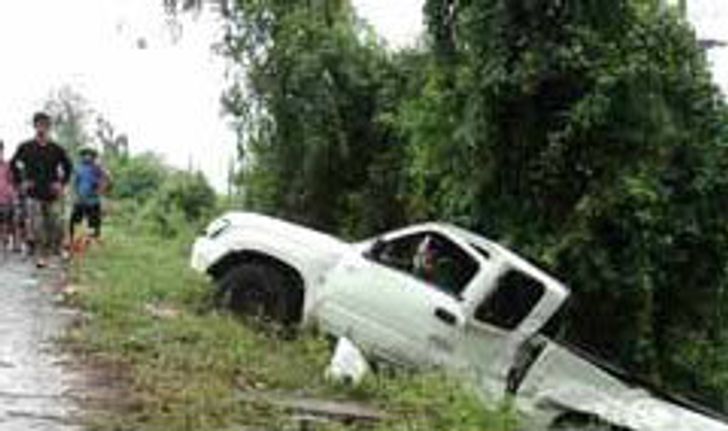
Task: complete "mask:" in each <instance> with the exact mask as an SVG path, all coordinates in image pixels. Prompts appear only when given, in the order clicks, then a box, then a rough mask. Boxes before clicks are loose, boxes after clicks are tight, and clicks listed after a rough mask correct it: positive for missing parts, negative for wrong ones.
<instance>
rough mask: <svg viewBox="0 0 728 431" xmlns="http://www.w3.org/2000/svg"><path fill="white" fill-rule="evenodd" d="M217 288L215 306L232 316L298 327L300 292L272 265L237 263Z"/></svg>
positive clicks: (221, 279)
mask: <svg viewBox="0 0 728 431" xmlns="http://www.w3.org/2000/svg"><path fill="white" fill-rule="evenodd" d="M217 287H218V291H217V295H216V302H217V303H218V305H221V306H224V307H227V308H230V309H231V310H232V311H233V312H235V313H239V314H242V315H244V316H247V317H251V318H253V319H256V320H258V321H262V322H275V323H278V324H281V325H283V326H285V327H290V326H293V325H294V324H296V323H298V320H299V318H300V313H301V311H300V307H301V306H302V301H299V295H302V289H301V288H300V287H299V286H295V285H294V283H293V282H292V281H291V280H290V277H288V275H287V274H286V273H285V272H284V271H282V270H280V269H279V268H277V267H275V266H273V265H268V264H265V263H257V262H246V263H240V264H238V265H236V266H233V267H232V268H230V269H229V270H228V271H227V272H226V273H225V274H224V275H223V276H222V277H220V278H219V279H218V282H217Z"/></svg>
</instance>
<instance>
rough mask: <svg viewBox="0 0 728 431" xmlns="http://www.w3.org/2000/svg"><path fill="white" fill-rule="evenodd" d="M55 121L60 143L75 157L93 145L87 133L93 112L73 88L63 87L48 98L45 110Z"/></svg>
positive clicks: (57, 137)
mask: <svg viewBox="0 0 728 431" xmlns="http://www.w3.org/2000/svg"><path fill="white" fill-rule="evenodd" d="M44 109H45V110H46V111H47V112H48V114H49V115H50V116H51V118H52V119H53V124H54V126H55V132H56V139H57V141H58V143H59V144H60V145H61V146H62V147H64V148H65V149H66V150H68V151H69V153H70V154H72V155H75V154H77V153H78V150H79V149H80V148H82V147H84V146H87V145H89V144H90V143H91V137H90V136H89V134H88V133H87V130H88V121H89V118H90V117H91V115H92V110H91V108H90V107H89V105H88V102H87V101H86V99H85V98H84V97H83V96H82V95H81V94H79V93H78V92H76V91H75V90H74V89H72V88H71V87H68V86H66V87H62V88H61V89H60V90H58V91H55V92H53V93H52V94H51V96H50V97H49V98H48V101H47V102H46V103H45V108H44Z"/></svg>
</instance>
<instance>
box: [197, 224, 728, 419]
mask: <svg viewBox="0 0 728 431" xmlns="http://www.w3.org/2000/svg"><path fill="white" fill-rule="evenodd" d="M192 267H193V268H195V269H196V270H198V271H200V272H203V273H206V274H209V275H210V276H211V277H212V278H213V279H214V280H215V282H216V285H217V286H218V293H219V294H220V296H221V297H225V298H226V299H227V301H228V302H229V304H230V305H231V306H233V307H236V308H238V309H240V310H241V311H244V312H249V313H257V314H259V315H264V316H265V317H267V318H270V319H275V320H278V321H280V322H281V323H283V324H286V325H299V324H300V325H307V324H313V325H318V326H319V327H321V328H322V329H323V330H324V331H326V332H328V333H330V334H332V335H334V336H338V337H346V338H348V339H349V340H352V341H353V342H354V343H355V344H356V345H357V347H358V348H359V349H360V350H361V351H362V352H364V354H365V355H366V357H367V358H368V359H371V360H382V361H387V362H392V363H395V364H401V365H403V366H407V367H416V368H429V367H439V368H442V369H445V370H446V371H449V372H452V373H453V374H456V375H459V376H465V377H466V379H467V380H468V381H469V382H471V383H473V384H474V386H475V387H476V388H477V389H478V390H479V392H480V393H482V394H483V396H484V397H486V398H487V399H488V400H490V401H498V400H502V399H504V398H505V397H509V396H510V397H512V398H513V400H515V404H516V406H517V408H518V410H519V412H521V413H522V416H523V418H524V421H523V428H524V429H527V430H577V429H578V430H631V431H667V430H670V431H673V430H674V431H718V430H721V431H728V424H726V422H725V421H724V419H723V418H721V417H719V416H718V415H716V414H713V413H711V412H708V411H707V410H706V409H703V408H701V407H699V406H696V405H691V404H690V403H689V402H687V401H684V400H679V399H676V398H674V397H670V396H665V395H662V394H659V393H658V392H657V391H654V390H652V389H648V388H646V387H645V386H642V385H640V384H637V383H634V381H633V380H630V379H629V378H628V377H627V376H626V375H624V374H621V373H620V372H619V371H616V370H615V369H613V368H612V367H610V366H608V365H605V364H603V363H600V362H599V361H598V360H596V359H593V358H589V357H588V356H587V355H585V354H583V353H581V352H577V351H575V350H574V349H572V348H567V347H565V346H562V345H560V344H558V343H557V342H555V341H552V340H551V339H549V338H548V337H547V336H546V335H545V334H544V332H545V331H544V328H545V327H546V326H547V325H548V323H549V322H550V320H551V319H552V317H553V316H554V315H555V314H556V313H557V311H559V310H560V309H561V308H562V307H563V305H564V303H565V301H566V300H567V298H568V296H569V291H568V289H567V288H566V287H565V286H564V285H563V284H562V283H560V282H559V281H558V280H556V279H554V278H553V277H551V276H549V275H548V274H546V273H545V272H544V271H542V270H540V269H539V268H537V267H535V266H534V265H532V264H530V263H529V262H527V261H526V260H524V259H523V258H521V257H519V256H518V255H516V254H514V253H513V252H511V251H509V250H507V249H506V248H504V247H502V246H500V245H498V244H496V243H494V242H492V241H490V240H488V239H486V238H483V237H481V236H479V235H477V234H474V233H471V232H469V231H466V230H463V229H460V228H458V227H455V226H452V225H448V224H441V223H428V224H422V225H417V226H413V227H408V228H405V229H401V230H397V231H394V232H390V233H386V234H384V235H382V236H380V237H378V238H375V239H371V240H368V241H364V242H360V243H353V244H350V243H346V242H344V241H341V240H339V239H337V238H334V237H331V236H329V235H326V234H323V233H320V232H317V231H314V230H311V229H308V228H305V227H302V226H298V225H295V224H292V223H288V222H285V221H282V220H278V219H274V218H270V217H266V216H262V215H258V214H251V213H230V214H227V215H225V216H223V217H221V218H219V219H217V220H215V221H214V222H212V223H211V224H210V225H209V226H208V228H207V229H206V232H205V234H204V235H203V236H201V237H200V238H198V239H197V241H196V243H195V245H194V250H193V253H192Z"/></svg>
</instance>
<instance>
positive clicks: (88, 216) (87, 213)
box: [71, 203, 101, 230]
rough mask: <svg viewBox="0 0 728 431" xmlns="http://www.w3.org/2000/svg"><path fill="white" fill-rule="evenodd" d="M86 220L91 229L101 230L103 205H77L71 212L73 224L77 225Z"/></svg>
mask: <svg viewBox="0 0 728 431" xmlns="http://www.w3.org/2000/svg"><path fill="white" fill-rule="evenodd" d="M84 220H86V222H87V223H88V227H89V228H91V229H94V230H98V229H99V228H101V204H82V203H77V204H75V205H74V206H73V211H71V224H74V225H76V224H79V223H81V222H83V221H84Z"/></svg>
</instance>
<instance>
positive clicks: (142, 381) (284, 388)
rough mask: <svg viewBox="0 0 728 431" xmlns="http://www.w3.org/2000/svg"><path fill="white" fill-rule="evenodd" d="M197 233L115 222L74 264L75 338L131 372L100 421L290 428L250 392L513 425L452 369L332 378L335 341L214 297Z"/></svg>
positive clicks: (410, 423) (410, 417)
mask: <svg viewBox="0 0 728 431" xmlns="http://www.w3.org/2000/svg"><path fill="white" fill-rule="evenodd" d="M190 240H191V235H181V237H180V238H178V239H163V238H159V237H155V236H151V235H145V234H140V233H132V232H130V229H128V228H124V227H122V226H112V227H111V228H110V229H109V230H108V231H107V236H106V239H105V243H104V244H103V245H102V246H99V247H96V248H94V249H93V250H91V251H90V252H89V254H88V255H87V256H86V258H85V259H84V261H83V262H81V263H78V264H77V265H76V266H75V267H74V270H73V279H74V281H75V283H76V284H77V286H78V289H77V290H76V294H75V295H74V296H73V297H72V301H73V302H74V303H75V305H77V306H78V307H80V308H81V309H83V310H84V311H85V312H86V314H87V315H88V316H89V318H88V319H87V320H86V321H85V322H84V323H82V324H81V325H79V327H77V328H75V329H74V330H73V331H71V333H70V334H69V336H68V337H67V342H68V343H69V345H71V346H72V347H74V348H75V350H76V351H78V352H79V353H80V354H82V355H85V356H87V357H89V358H93V359H94V361H95V362H101V363H105V364H113V366H114V367H121V368H123V369H124V370H126V372H125V373H124V375H125V376H127V377H126V380H125V382H124V384H125V385H126V386H127V392H128V393H129V397H130V400H126V401H127V402H126V403H124V404H125V406H126V407H125V408H123V409H122V408H119V409H111V410H110V411H108V412H104V414H99V413H95V414H91V415H90V417H89V418H88V419H89V428H90V429H92V430H98V431H111V430H117V431H121V430H139V431H146V430H154V431H158V430H159V431H161V430H168V431H177V430H195V431H203V430H211V431H212V430H232V429H272V430H273V429H275V430H278V429H285V426H286V423H287V422H289V418H287V417H286V415H284V414H282V412H279V411H274V409H271V408H269V407H266V406H262V405H251V404H249V403H247V404H246V403H244V402H240V401H239V400H236V394H237V393H239V392H240V391H251V390H255V391H276V392H280V393H285V394H305V395H307V396H314V397H322V398H327V399H331V398H334V399H351V400H358V401H359V402H365V403H367V404H369V405H372V406H375V407H377V408H379V409H382V410H384V411H386V412H388V413H389V414H390V415H391V417H392V419H391V420H389V421H387V422H386V423H382V424H380V425H378V427H379V429H382V430H423V431H424V430H427V431H433V430H443V431H445V430H446V431H453V430H463V431H470V430H473V431H475V430H478V431H508V430H512V429H515V427H514V421H513V420H512V417H513V416H512V415H511V414H509V413H507V412H502V411H499V412H491V411H488V410H486V409H484V408H483V407H482V403H481V402H480V400H479V399H478V398H476V397H475V396H473V395H471V394H470V393H469V392H468V391H465V390H463V389H462V388H461V387H460V385H458V384H457V383H455V382H453V381H451V380H449V379H447V378H445V377H442V376H437V375H434V376H433V375H426V376H425V375H422V376H420V375H417V376H415V375H404V376H394V377H391V376H383V375H381V376H372V377H370V378H368V379H367V380H366V381H365V382H364V384H363V385H361V386H360V387H358V388H353V389H352V388H346V387H340V386H337V385H334V384H332V383H330V382H327V381H326V380H325V379H324V377H323V375H324V369H325V367H326V365H327V363H328V360H329V356H330V349H329V347H328V344H327V343H326V342H325V341H323V340H322V339H320V338H319V337H317V336H315V335H313V334H304V335H302V336H301V337H299V338H298V339H297V340H295V341H282V340H279V339H277V338H275V337H270V336H268V335H266V334H264V333H261V332H259V331H255V330H252V329H250V328H249V327H248V326H246V325H244V324H242V323H241V321H240V320H239V319H237V318H235V317H234V316H231V315H229V314H227V313H224V312H219V311H216V310H214V309H213V308H212V307H211V306H210V305H209V304H210V290H211V287H210V285H209V282H208V281H207V280H205V279H204V278H203V277H201V276H199V275H197V274H194V273H193V272H192V271H191V270H189V269H188V265H187V260H188V254H189V252H188V246H189V244H190ZM129 401H131V402H129ZM359 427H361V426H359ZM326 429H351V430H353V429H357V425H349V426H345V425H331V426H327V428H326Z"/></svg>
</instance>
